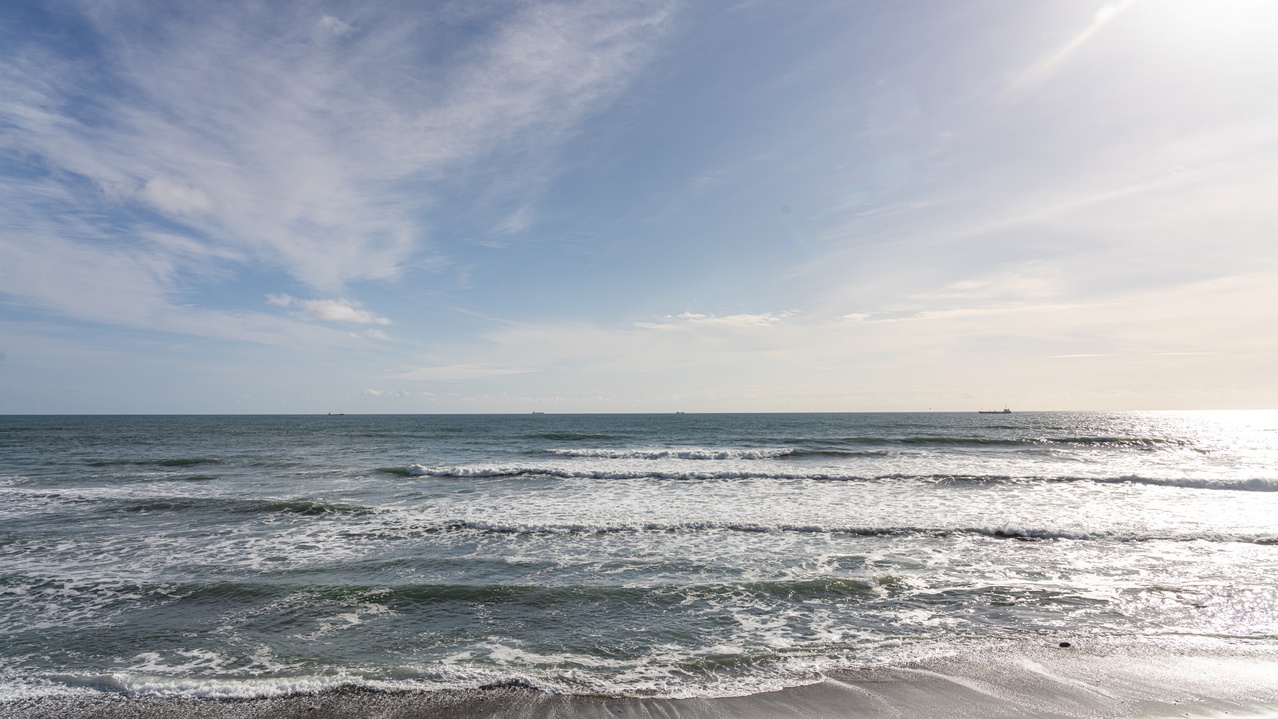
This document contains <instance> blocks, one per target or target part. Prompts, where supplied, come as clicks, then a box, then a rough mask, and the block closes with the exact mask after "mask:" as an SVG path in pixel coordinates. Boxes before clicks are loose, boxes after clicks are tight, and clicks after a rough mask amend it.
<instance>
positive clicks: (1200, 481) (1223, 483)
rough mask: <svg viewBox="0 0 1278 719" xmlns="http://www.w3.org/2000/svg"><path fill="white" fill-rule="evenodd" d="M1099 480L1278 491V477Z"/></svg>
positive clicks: (1250, 490)
mask: <svg viewBox="0 0 1278 719" xmlns="http://www.w3.org/2000/svg"><path fill="white" fill-rule="evenodd" d="M1095 481H1097V482H1105V483H1110V484H1123V483H1129V484H1149V485H1154V486H1158V487H1183V488H1185V489H1220V490H1230V491H1235V492H1278V478H1273V477H1252V478H1250V479H1233V478H1214V477H1140V476H1136V475H1128V476H1125V477H1101V478H1097V479H1096V480H1095Z"/></svg>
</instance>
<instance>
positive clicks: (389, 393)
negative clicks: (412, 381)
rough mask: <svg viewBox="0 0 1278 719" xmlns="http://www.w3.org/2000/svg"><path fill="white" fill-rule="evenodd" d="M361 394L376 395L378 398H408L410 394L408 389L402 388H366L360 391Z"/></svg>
mask: <svg viewBox="0 0 1278 719" xmlns="http://www.w3.org/2000/svg"><path fill="white" fill-rule="evenodd" d="M360 394H361V395H363V396H365V397H374V398H377V399H408V397H409V396H410V395H409V393H408V391H407V390H402V389H395V390H384V389H366V390H364V391H363V392H360Z"/></svg>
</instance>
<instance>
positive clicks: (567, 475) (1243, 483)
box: [405, 455, 1278, 492]
mask: <svg viewBox="0 0 1278 719" xmlns="http://www.w3.org/2000/svg"><path fill="white" fill-rule="evenodd" d="M574 456H590V455H574ZM600 458H605V459H613V458H614V457H611V456H601V457H600ZM617 458H622V457H617ZM624 458H625V459H632V458H633V457H629V456H627V457H624ZM405 474H407V475H408V476H410V477H523V476H540V477H554V478H559V479H674V480H716V479H779V480H834V481H883V480H901V481H924V482H937V481H942V482H1018V483H1034V482H1096V483H1100V484H1124V483H1128V484H1145V485H1154V486H1161V487H1182V488H1185V489H1215V490H1224V491H1236V492H1274V491H1278V478H1263V477H1256V478H1250V479H1242V478H1228V477H1143V476H1137V475H1123V476H1013V475H1005V474H984V475H982V474H927V475H911V474H902V473H893V474H878V475H868V474H861V473H852V472H837V471H833V472H830V471H816V472H769V471H759V470H746V469H742V470H736V469H722V470H691V469H690V470H677V469H665V470H650V469H645V468H642V467H639V468H635V467H630V466H616V467H605V468H599V469H588V468H569V467H563V466H549V465H473V466H456V467H432V466H427V465H423V464H410V465H408V467H407V469H406V470H405Z"/></svg>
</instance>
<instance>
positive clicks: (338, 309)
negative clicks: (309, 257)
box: [266, 294, 391, 339]
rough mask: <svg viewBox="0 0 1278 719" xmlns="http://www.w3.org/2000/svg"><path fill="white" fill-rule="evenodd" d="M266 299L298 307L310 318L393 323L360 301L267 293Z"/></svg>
mask: <svg viewBox="0 0 1278 719" xmlns="http://www.w3.org/2000/svg"><path fill="white" fill-rule="evenodd" d="M266 301H267V302H269V303H270V304H273V305H276V306H277V307H297V308H299V309H300V311H299V312H298V315H299V316H301V317H303V318H305V319H308V320H318V321H321V322H350V323H353V324H363V325H370V324H373V325H388V324H390V323H391V321H390V320H389V319H387V318H386V317H379V316H378V315H375V314H373V313H372V312H369V311H368V310H361V309H360V308H359V303H358V302H354V301H352V300H346V299H337V300H299V299H297V298H296V297H293V296H291V295H285V294H279V295H267V296H266ZM370 336H371V335H370ZM381 338H382V339H385V335H382V336H381Z"/></svg>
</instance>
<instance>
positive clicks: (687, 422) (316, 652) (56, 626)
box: [0, 412, 1278, 699]
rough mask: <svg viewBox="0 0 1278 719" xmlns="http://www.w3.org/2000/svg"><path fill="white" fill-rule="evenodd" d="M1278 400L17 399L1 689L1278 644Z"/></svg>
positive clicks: (9, 427) (687, 671)
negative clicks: (49, 411)
mask: <svg viewBox="0 0 1278 719" xmlns="http://www.w3.org/2000/svg"><path fill="white" fill-rule="evenodd" d="M1276 490H1278V413H1274V412H1185V413H1014V414H1006V415H1005V414H997V415H989V414H977V413H975V412H973V413H964V414H945V413H927V414H736V415H702V414H672V415H553V414H548V415H542V414H537V415H522V416H511V415H505V416H492V415H487V416H456V415H454V416H352V415H346V416H238V417H237V416H137V417H105V416H95V417H0V699H3V698H14V697H26V696H40V695H50V694H65V693H83V692H103V691H105V692H117V693H126V694H133V695H148V694H159V695H170V696H193V697H260V696H279V695H287V694H293V693H301V692H312V691H319V690H324V689H330V688H337V687H346V686H359V687H371V688H382V689H424V690H431V689H444V688H463V687H479V686H488V685H494V684H498V685H500V684H509V683H517V684H523V685H528V686H532V687H538V688H542V689H545V690H549V691H558V692H568V693H603V694H612V695H639V696H669V697H683V696H723V695H739V694H746V693H751V692H755V691H761V690H766V689H775V688H779V687H781V686H786V685H796V684H802V683H806V682H811V681H815V680H816V679H817V678H819V676H820V674H821V672H825V671H830V670H833V669H838V668H841V667H859V666H867V665H876V664H882V663H890V662H896V661H904V660H907V659H909V658H911V657H918V656H923V655H928V654H934V653H937V652H942V653H944V652H949V653H963V652H977V651H984V650H987V649H988V647H990V646H997V645H1000V644H1005V643H1018V642H1019V643H1024V642H1031V643H1043V642H1051V643H1053V646H1054V643H1056V642H1058V641H1069V642H1086V641H1092V640H1099V639H1110V638H1114V637H1138V638H1142V639H1143V640H1148V641H1152V642H1159V641H1172V640H1175V639H1177V638H1182V637H1211V638H1213V639H1214V640H1224V641H1234V642H1252V643H1272V642H1275V641H1276V640H1278V590H1276V589H1275V581H1276V580H1275V577H1278V491H1276Z"/></svg>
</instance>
